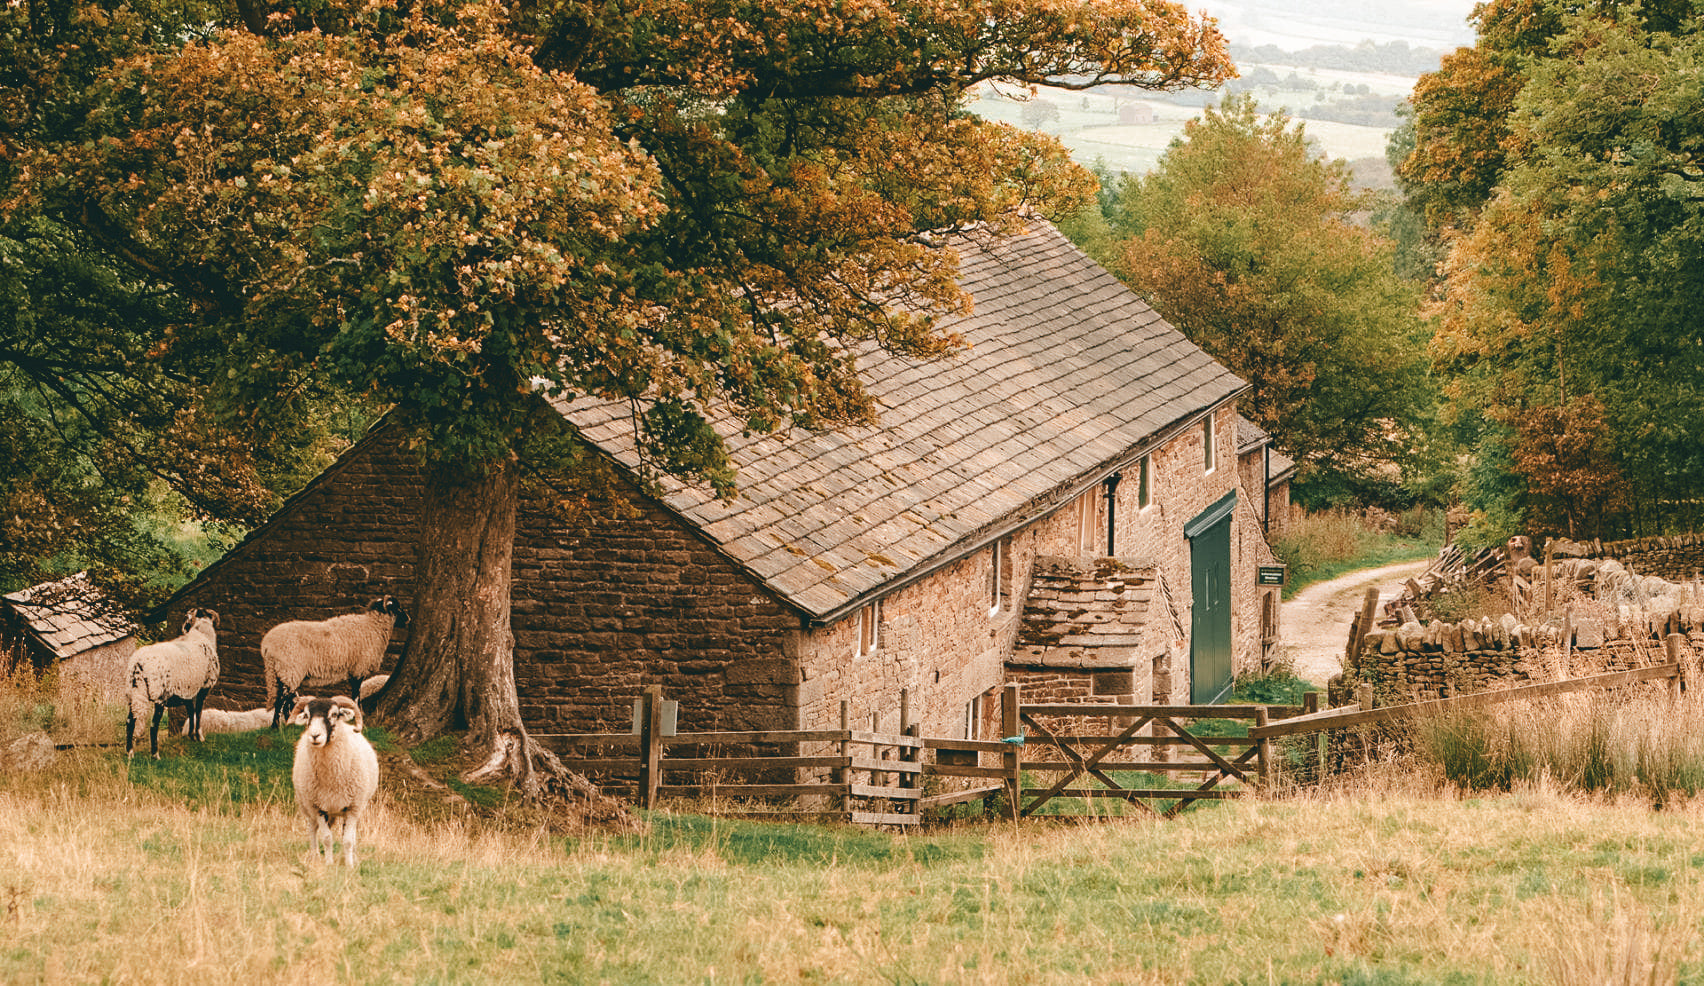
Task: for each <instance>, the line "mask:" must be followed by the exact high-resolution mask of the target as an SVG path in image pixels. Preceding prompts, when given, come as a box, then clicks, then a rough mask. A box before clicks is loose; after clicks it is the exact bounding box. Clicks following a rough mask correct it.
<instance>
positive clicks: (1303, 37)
mask: <svg viewBox="0 0 1704 986" xmlns="http://www.w3.org/2000/svg"><path fill="white" fill-rule="evenodd" d="M1184 2H1185V4H1186V6H1188V7H1189V8H1190V9H1192V10H1204V11H1205V12H1206V13H1208V14H1211V15H1212V16H1214V17H1215V18H1217V19H1218V21H1219V29H1220V30H1221V31H1222V32H1224V34H1225V36H1226V37H1227V38H1228V39H1230V41H1231V42H1232V43H1234V44H1245V45H1265V44H1270V45H1276V46H1277V47H1279V48H1283V49H1285V50H1289V51H1295V50H1298V49H1301V48H1306V47H1309V46H1310V45H1316V44H1322V45H1355V44H1359V43H1360V42H1362V41H1374V42H1378V43H1388V42H1392V41H1407V42H1408V43H1409V44H1410V45H1413V46H1415V47H1420V48H1438V49H1442V50H1445V51H1449V50H1453V49H1455V48H1457V47H1460V46H1462V45H1471V44H1473V28H1472V27H1471V26H1470V25H1469V24H1468V22H1467V17H1468V15H1469V14H1470V13H1472V12H1473V8H1474V6H1475V4H1476V3H1477V0H1184Z"/></svg>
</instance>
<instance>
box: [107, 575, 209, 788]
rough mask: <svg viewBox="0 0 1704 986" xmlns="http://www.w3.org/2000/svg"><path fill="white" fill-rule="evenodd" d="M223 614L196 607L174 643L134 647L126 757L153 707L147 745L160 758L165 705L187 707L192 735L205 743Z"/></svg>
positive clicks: (125, 733) (125, 745)
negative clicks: (204, 720) (204, 719)
mask: <svg viewBox="0 0 1704 986" xmlns="http://www.w3.org/2000/svg"><path fill="white" fill-rule="evenodd" d="M218 627H219V614H218V613H216V612H214V611H213V610H210V609H202V608H200V607H196V608H193V609H191V610H190V611H189V612H188V613H187V614H185V616H184V620H183V633H182V635H180V636H178V637H175V638H173V639H171V640H163V641H160V642H159V643H155V644H148V645H147V646H145V647H138V648H136V652H135V653H134V654H132V655H131V656H130V695H129V698H130V718H129V720H128V721H127V722H126V723H125V727H124V755H125V756H126V757H131V756H134V755H135V754H136V724H137V722H138V721H139V720H141V718H142V717H143V716H144V715H146V714H147V710H148V708H149V707H150V706H152V707H153V711H154V715H153V719H152V724H151V725H150V726H149V728H148V747H149V749H150V751H151V752H152V753H153V754H154V759H155V760H158V759H160V716H161V715H163V714H164V713H165V711H166V706H167V705H187V706H189V721H188V723H187V725H188V727H189V733H188V735H190V736H193V737H195V739H196V740H197V741H200V740H203V739H205V738H206V737H205V735H204V733H203V732H202V727H201V707H202V705H204V704H205V703H206V701H207V693H208V692H210V691H212V690H213V685H214V683H215V682H217V681H218V680H219V651H218V647H217V642H216V639H215V638H216V635H217V631H218Z"/></svg>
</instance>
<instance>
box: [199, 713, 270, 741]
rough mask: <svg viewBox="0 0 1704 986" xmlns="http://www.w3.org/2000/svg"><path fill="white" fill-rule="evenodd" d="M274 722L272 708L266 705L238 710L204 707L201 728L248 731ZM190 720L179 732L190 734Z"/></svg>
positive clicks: (213, 731)
mask: <svg viewBox="0 0 1704 986" xmlns="http://www.w3.org/2000/svg"><path fill="white" fill-rule="evenodd" d="M270 722H272V710H271V709H268V708H266V707H264V706H262V707H261V708H258V709H249V710H247V711H244V712H238V711H236V710H233V709H202V710H201V730H202V732H204V733H246V732H248V731H250V730H253V729H265V728H266V727H267V724H268V723H270ZM189 726H190V724H189V723H188V722H185V723H184V724H183V729H181V730H179V732H181V733H183V734H184V735H185V736H187V735H189Z"/></svg>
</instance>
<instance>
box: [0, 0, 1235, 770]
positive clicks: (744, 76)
mask: <svg viewBox="0 0 1704 986" xmlns="http://www.w3.org/2000/svg"><path fill="white" fill-rule="evenodd" d="M0 66H5V67H3V68H0V72H3V73H5V75H6V78H5V84H4V86H3V87H0V93H3V95H0V101H3V102H0V141H3V142H4V148H5V150H4V154H3V155H0V224H3V230H4V233H5V235H6V236H9V237H11V238H13V239H14V240H17V241H19V242H26V243H31V244H34V245H36V246H37V247H39V248H40V249H44V250H52V249H55V248H54V247H53V246H52V243H53V241H52V240H51V239H50V238H53V237H58V238H60V239H62V240H63V241H65V242H67V243H71V244H74V246H75V249H77V250H78V251H81V252H82V254H83V255H84V256H86V257H87V258H88V262H89V263H91V264H92V265H94V266H97V267H99V268H101V269H103V270H106V271H110V272H111V276H112V278H113V280H114V282H115V283H117V284H122V285H124V286H125V287H126V288H127V289H128V290H134V291H137V292H139V293H141V294H145V295H147V296H148V297H149V298H150V299H152V300H153V301H154V308H156V309H157V311H154V312H148V313H145V312H141V311H138V312H135V313H130V312H122V311H115V312H114V313H113V314H112V315H111V316H110V318H111V320H112V321H115V322H116V323H117V325H116V326H115V328H117V329H118V330H119V331H120V332H122V333H123V334H124V335H126V336H127V337H130V338H133V339H134V340H135V342H136V343H137V345H138V346H139V347H140V349H139V350H138V352H145V353H146V356H147V362H149V363H151V364H152V365H157V366H161V367H174V368H177V369H178V370H179V371H180V372H181V375H182V384H181V387H180V389H179V391H178V393H180V394H181V395H182V398H183V400H184V401H185V402H186V404H185V407H186V408H187V409H188V410H186V412H185V413H194V414H195V420H196V421H197V422H198V423H200V424H202V425H204V427H205V429H206V432H207V437H212V436H213V435H215V434H217V435H219V436H224V437H228V438H229V439H230V440H232V441H235V442H237V443H238V444H239V445H246V444H254V443H258V442H260V441H262V440H263V439H268V438H273V437H277V436H281V435H285V434H299V433H300V432H301V427H302V425H303V424H304V423H305V422H307V421H308V420H309V419H310V417H311V413H312V407H313V406H314V404H315V402H316V400H317V399H321V398H324V397H326V396H328V395H342V398H343V399H345V400H351V401H360V402H366V403H368V404H370V405H372V406H374V407H383V408H392V409H394V410H393V414H394V420H396V421H397V422H398V423H399V424H400V425H402V426H403V427H406V428H407V429H409V430H410V432H411V433H412V434H413V435H414V436H415V440H416V442H417V444H418V447H419V448H420V449H421V450H422V454H423V455H425V456H426V457H427V458H428V460H429V463H430V469H431V471H432V473H431V474H432V477H433V478H432V480H431V484H430V485H431V487H432V488H431V490H430V491H429V494H428V501H429V502H428V506H427V511H426V512H427V516H428V518H429V519H428V526H427V528H426V531H427V532H428V536H427V537H426V539H425V540H424V541H423V543H422V548H421V551H422V559H423V560H422V563H421V565H420V569H421V583H422V584H421V590H420V591H421V598H419V599H417V600H416V605H417V606H418V607H419V608H420V609H421V610H422V612H423V614H425V615H428V618H427V619H425V620H422V621H420V622H417V623H416V624H415V626H414V629H413V630H412V632H411V636H410V639H409V647H408V652H407V654H405V657H404V665H405V666H404V667H402V668H399V672H398V674H397V675H395V676H393V679H392V686H393V688H400V689H401V691H402V692H403V693H407V694H411V695H413V696H414V697H415V698H416V699H421V697H422V696H423V695H424V694H425V693H426V692H431V697H432V699H433V700H432V701H424V700H422V701H416V702H415V703H414V704H413V705H412V706H411V711H410V713H409V714H410V715H411V716H412V718H411V719H409V721H408V722H407V724H406V725H407V727H408V728H407V729H406V730H405V732H408V733H411V734H431V733H434V732H437V731H441V730H442V729H445V728H449V727H450V726H451V725H452V724H454V723H456V722H458V721H460V720H461V719H464V718H465V719H468V720H470V721H471V731H472V734H473V735H474V736H476V737H477V740H476V741H477V742H480V743H484V744H485V745H486V746H487V748H492V749H496V748H497V747H499V746H501V743H500V742H499V740H500V739H501V738H502V737H505V736H506V737H508V739H509V741H516V740H517V739H518V745H517V743H516V742H510V745H509V747H508V749H509V751H510V753H509V754H508V757H509V759H508V761H506V762H507V763H509V764H510V765H511V766H513V760H514V757H515V756H516V754H515V752H514V751H515V750H516V749H519V750H521V751H522V753H524V730H521V729H520V728H519V724H518V712H517V711H516V710H515V707H514V695H513V680H512V669H510V668H509V667H508V664H507V650H506V648H507V647H508V646H509V644H508V641H507V635H508V616H507V602H508V583H507V581H506V580H507V577H508V576H507V565H508V557H507V554H506V553H505V552H506V550H507V544H508V542H509V541H512V536H513V535H512V525H513V506H514V497H515V495H516V492H515V484H514V479H513V474H514V463H515V459H516V456H517V455H518V454H519V453H520V452H521V451H523V448H524V446H525V444H526V439H527V438H528V437H529V436H530V435H532V434H534V433H535V432H536V428H535V427H534V426H533V418H532V416H533V415H534V414H536V413H537V403H536V402H535V401H532V400H529V399H528V396H529V394H532V393H535V392H545V393H549V394H553V395H560V394H591V395H598V396H601V397H605V398H612V399H617V400H630V401H633V402H634V406H635V417H636V420H637V421H638V423H639V429H640V433H641V439H642V443H643V445H644V447H645V448H646V449H647V450H648V451H649V453H650V454H651V455H653V456H654V457H655V460H656V462H657V463H658V464H659V465H660V466H662V467H665V468H671V469H675V470H677V471H680V472H682V473H685V474H689V475H695V476H697V477H699V478H701V479H704V480H706V481H709V482H711V483H714V484H716V485H717V486H718V487H719V488H720V489H722V490H723V491H729V490H731V489H732V487H733V484H734V483H735V482H736V477H734V476H733V475H732V474H731V473H730V472H729V470H728V468H727V465H726V459H725V457H724V456H722V455H721V454H720V449H721V445H720V439H719V437H718V436H717V434H716V432H715V431H714V430H713V429H712V428H711V427H710V426H709V423H708V422H709V420H710V419H711V418H712V417H726V416H729V415H732V416H735V417H737V418H738V419H739V420H741V421H743V423H744V426H745V427H747V428H750V429H754V430H759V431H767V430H773V429H777V428H783V427H793V426H798V427H825V426H832V425H835V424H840V423H846V422H857V421H867V420H869V419H870V418H871V417H872V415H873V409H872V407H871V406H870V402H869V400H868V399H867V397H866V396H865V395H864V393H863V390H862V388H861V387H860V386H859V383H858V378H857V365H856V359H855V355H854V354H855V352H856V349H857V347H858V346H860V345H865V344H868V343H871V342H873V343H875V344H877V345H880V346H883V347H886V348H887V349H890V350H892V351H896V352H901V353H907V354H913V355H916V356H918V357H928V356H931V355H935V354H939V353H943V352H946V351H949V350H950V349H951V348H953V347H954V346H955V345H957V340H955V339H953V338H951V337H949V336H943V335H941V334H939V333H937V332H936V331H935V330H934V319H935V318H936V317H938V316H940V315H942V314H944V313H950V312H954V311H959V310H962V309H963V308H964V306H966V305H967V304H968V303H969V302H968V299H967V298H965V297H964V296H963V294H962V292H961V291H960V289H959V288H958V286H957V284H956V280H955V273H956V266H955V257H954V254H953V253H952V251H951V250H949V249H947V248H945V247H944V246H943V245H942V240H941V238H940V234H941V233H942V232H944V231H950V230H957V229H967V228H973V227H974V228H980V229H984V230H987V231H989V232H991V233H996V234H997V233H999V232H1001V231H1003V230H1007V229H1010V228H1012V227H1013V225H1014V224H1015V223H1018V222H1020V221H1022V219H1023V217H1024V216H1025V215H1027V214H1029V213H1030V212H1031V211H1034V210H1040V211H1043V212H1046V211H1051V210H1067V209H1069V208H1071V207H1072V206H1073V205H1074V204H1076V203H1078V202H1080V201H1082V200H1084V199H1085V198H1086V197H1087V196H1089V195H1090V194H1092V191H1093V187H1094V186H1093V181H1092V179H1091V178H1090V176H1089V175H1088V174H1087V173H1086V172H1084V171H1083V170H1082V169H1081V168H1079V167H1077V166H1075V165H1073V164H1071V162H1070V161H1069V159H1068V158H1067V156H1066V155H1065V153H1064V151H1063V149H1062V148H1061V147H1060V146H1059V145H1058V143H1057V142H1056V141H1054V140H1052V139H1050V138H1046V137H1042V136H1039V135H1036V134H1031V133H1027V132H1023V131H1019V130H1016V129H1014V128H1010V127H1005V126H1001V125H998V124H992V123H988V122H984V121H981V120H978V119H977V118H975V117H974V116H971V115H970V114H968V113H966V112H965V111H964V107H963V101H964V99H965V97H966V94H967V93H968V92H969V90H970V89H971V88H972V87H974V86H976V85H978V84H981V83H984V82H1001V83H1005V84H1013V85H1020V86H1027V85H1035V84H1045V85H1052V86H1060V87H1065V88H1082V87H1086V86H1089V85H1095V84H1105V83H1119V84H1126V85H1132V86H1138V87H1145V88H1179V87H1185V86H1190V85H1197V84H1203V85H1212V84H1215V83H1217V82H1219V81H1221V80H1223V79H1224V78H1226V77H1228V76H1229V75H1231V74H1232V72H1233V70H1232V67H1231V65H1230V62H1229V60H1228V58H1227V56H1226V54H1225V48H1224V43H1223V39H1222V38H1221V37H1220V36H1219V35H1218V33H1217V31H1216V29H1215V28H1214V26H1213V24H1212V22H1211V21H1209V20H1200V19H1196V18H1194V17H1192V16H1191V15H1189V13H1188V12H1187V10H1186V9H1185V8H1184V7H1183V6H1182V5H1181V4H1177V3H1174V2H1170V0H763V2H749V0H748V2H741V0H721V2H711V3H704V2H699V0H626V2H616V3H606V2H602V0H599V2H591V0H545V2H538V3H534V2H520V0H516V2H513V3H508V4H505V3H501V2H497V0H471V2H442V0H425V2H417V3H398V2H394V0H314V2H310V3H307V4H300V5H277V6H271V5H268V4H267V3H265V2H263V0H238V2H237V3H236V5H235V6H226V5H224V4H222V3H219V2H201V0H144V2H143V3H141V4H134V3H121V2H118V0H23V2H20V3H18V4H12V5H9V6H8V7H6V8H5V9H4V10H3V11H0ZM26 300H27V301H28V302H29V303H30V304H32V305H40V306H52V305H54V304H56V303H58V299H53V298H47V297H42V296H40V295H38V294H29V295H28V296H27V297H26ZM144 314H147V315H148V316H149V317H147V318H143V317H141V316H143V315H144ZM133 315H134V316H135V317H132V316H133ZM130 372H137V373H141V372H146V371H142V370H135V371H130ZM229 461H231V462H233V463H236V462H240V461H241V460H240V459H237V458H232V459H231V460H229ZM209 509H214V505H211V504H210V505H209ZM432 525H437V526H432ZM445 525H448V526H447V527H446V526H445ZM475 525H487V526H488V527H489V532H488V534H489V536H486V537H482V538H477V539H474V542H473V543H477V544H479V545H481V546H493V547H492V553H491V554H489V555H488V556H482V557H478V558H475V557H472V556H471V555H469V553H468V552H467V550H466V548H467V544H468V543H469V542H468V541H465V540H462V539H461V538H460V537H459V535H461V534H464V533H467V531H468V530H470V529H471V527H473V526H475ZM434 531H448V532H449V533H446V534H444V535H443V536H441V537H439V536H435V535H433V534H431V532H434ZM469 607H471V609H469ZM452 609H453V610H456V611H457V612H454V613H452V612H450V611H451V610H452ZM431 613H438V614H439V616H440V618H438V619H433V618H430V614H431ZM458 614H459V615H458ZM475 625H477V627H478V629H477V631H475V630H472V629H470V627H472V626H475ZM473 633H477V639H474V638H472V637H470V636H468V635H469V634H473ZM506 674H507V675H510V677H508V678H507V679H506V680H505V675H506ZM403 708H404V706H403V703H402V702H401V700H400V699H397V700H382V701H381V706H380V711H381V712H386V711H388V712H389V713H391V714H393V715H400V714H402V710H403ZM498 759H499V760H503V755H502V754H501V751H499V756H498ZM522 759H523V760H524V759H525V758H524V756H523V757H522Z"/></svg>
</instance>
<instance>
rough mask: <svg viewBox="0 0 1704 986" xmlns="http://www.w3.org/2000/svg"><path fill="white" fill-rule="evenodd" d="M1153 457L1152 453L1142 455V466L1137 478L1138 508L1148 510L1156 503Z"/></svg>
mask: <svg viewBox="0 0 1704 986" xmlns="http://www.w3.org/2000/svg"><path fill="white" fill-rule="evenodd" d="M1153 459H1154V457H1153V456H1151V455H1144V456H1142V467H1141V469H1140V470H1139V471H1138V472H1137V479H1136V508H1137V509H1138V510H1146V509H1147V508H1149V507H1151V506H1153V504H1154V479H1153Z"/></svg>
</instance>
